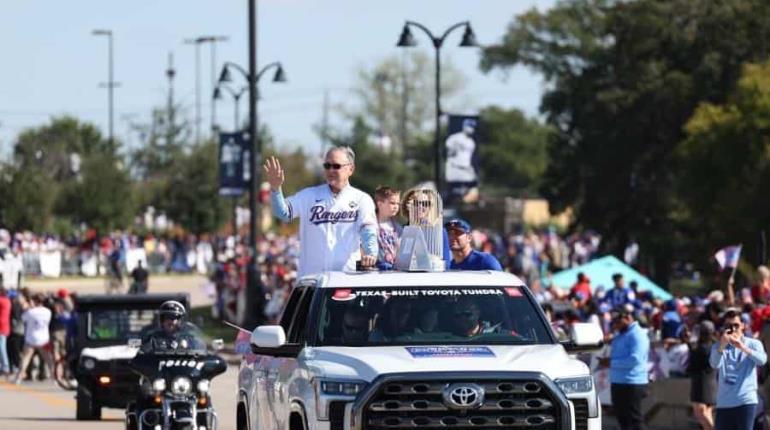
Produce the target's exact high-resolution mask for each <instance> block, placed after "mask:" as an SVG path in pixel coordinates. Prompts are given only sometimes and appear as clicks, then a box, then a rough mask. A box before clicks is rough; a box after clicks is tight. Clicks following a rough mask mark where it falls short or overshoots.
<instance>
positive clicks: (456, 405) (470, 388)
mask: <svg viewBox="0 0 770 430" xmlns="http://www.w3.org/2000/svg"><path fill="white" fill-rule="evenodd" d="M444 403H445V404H446V405H447V406H449V407H450V408H453V409H473V408H477V407H479V406H481V405H482V404H484V388H482V387H481V386H479V385H476V384H452V385H450V386H448V387H447V388H445V389H444Z"/></svg>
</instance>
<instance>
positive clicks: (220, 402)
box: [0, 365, 238, 430]
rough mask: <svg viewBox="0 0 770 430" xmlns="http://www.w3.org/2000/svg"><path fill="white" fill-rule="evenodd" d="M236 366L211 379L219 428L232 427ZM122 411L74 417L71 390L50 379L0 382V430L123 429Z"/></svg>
mask: <svg viewBox="0 0 770 430" xmlns="http://www.w3.org/2000/svg"><path fill="white" fill-rule="evenodd" d="M237 380H238V367H237V366H232V365H231V366H229V367H228V369H227V371H226V372H225V373H223V374H222V375H220V376H218V377H216V378H214V380H213V381H212V382H211V390H212V391H211V392H212V397H211V401H212V403H213V404H214V408H215V409H216V411H217V414H218V415H219V429H220V430H224V429H234V428H235V392H236V386H237ZM123 417H124V415H123V411H122V410H120V409H107V408H105V409H102V420H101V421H77V420H75V392H74V391H65V390H62V389H61V388H59V386H58V385H56V384H55V383H54V382H53V381H52V380H48V381H43V382H25V383H22V384H21V385H14V384H11V383H8V382H6V381H4V380H3V381H0V429H5V430H40V429H45V430H75V429H100V430H101V429H104V430H110V429H112V430H117V429H123V428H125V426H124V422H123Z"/></svg>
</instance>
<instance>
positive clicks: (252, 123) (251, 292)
mask: <svg viewBox="0 0 770 430" xmlns="http://www.w3.org/2000/svg"><path fill="white" fill-rule="evenodd" d="M255 1H256V0H249V39H250V40H249V46H250V47H251V48H252V49H250V52H249V70H248V71H246V70H245V69H244V68H243V67H241V66H239V65H237V64H235V63H232V62H230V61H226V62H225V63H224V65H223V67H222V73H221V74H220V76H219V82H220V83H222V82H230V81H231V80H232V79H231V77H230V69H231V68H232V69H235V70H237V71H238V72H240V73H241V74H242V75H243V77H244V78H245V79H246V81H247V82H248V84H249V132H248V139H249V141H250V144H249V148H250V151H249V211H250V214H249V250H250V252H251V262H250V264H249V278H248V279H249V285H248V288H247V289H246V292H247V294H246V299H247V300H248V303H247V311H248V315H249V316H250V317H251V318H254V319H258V318H259V314H260V313H261V312H262V310H261V309H259V308H256V306H257V305H258V304H261V303H259V302H260V301H261V298H260V296H259V294H260V291H261V288H260V285H259V278H258V276H259V274H258V272H257V239H258V237H259V227H260V226H259V223H258V222H257V187H258V186H259V183H260V164H261V158H262V144H261V141H260V139H259V135H258V133H259V131H258V130H259V128H258V127H257V125H258V124H257V118H258V117H257V100H258V97H257V95H258V94H257V91H258V90H257V83H259V80H260V79H261V78H262V76H263V75H264V74H265V73H266V72H267V71H268V70H270V69H273V68H274V69H275V75H273V82H286V75H285V74H284V72H283V66H282V65H281V63H280V62H277V61H276V62H273V63H270V64H268V65H266V66H264V67H263V68H262V69H261V70H260V71H259V72H256V69H257V64H256V52H255V50H254V48H255V46H256V40H255V38H256V34H255V33H256V29H255V28H254V23H255V21H256V5H255ZM249 322H250V323H253V322H254V321H249Z"/></svg>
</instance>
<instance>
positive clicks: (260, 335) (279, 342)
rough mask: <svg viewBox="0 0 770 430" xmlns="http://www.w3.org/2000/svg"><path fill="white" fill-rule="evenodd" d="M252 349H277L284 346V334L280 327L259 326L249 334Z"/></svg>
mask: <svg viewBox="0 0 770 430" xmlns="http://www.w3.org/2000/svg"><path fill="white" fill-rule="evenodd" d="M250 343H251V345H252V347H257V348H278V347H279V346H283V345H284V344H286V332H285V331H283V327H282V326H280V325H261V326H259V327H257V328H255V329H254V331H253V332H252V333H251V341H250Z"/></svg>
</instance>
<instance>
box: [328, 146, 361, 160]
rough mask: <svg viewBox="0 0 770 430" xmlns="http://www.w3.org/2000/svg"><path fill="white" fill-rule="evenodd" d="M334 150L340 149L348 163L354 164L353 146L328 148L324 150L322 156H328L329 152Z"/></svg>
mask: <svg viewBox="0 0 770 430" xmlns="http://www.w3.org/2000/svg"><path fill="white" fill-rule="evenodd" d="M335 151H340V152H342V153H343V154H345V156H346V157H347V158H348V163H350V164H356V153H355V152H353V148H351V147H349V146H336V147H334V148H331V149H329V150H328V151H326V155H324V158H326V157H328V156H329V154H331V153H332V152H335Z"/></svg>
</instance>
